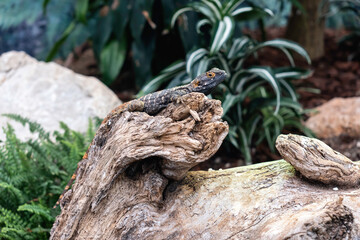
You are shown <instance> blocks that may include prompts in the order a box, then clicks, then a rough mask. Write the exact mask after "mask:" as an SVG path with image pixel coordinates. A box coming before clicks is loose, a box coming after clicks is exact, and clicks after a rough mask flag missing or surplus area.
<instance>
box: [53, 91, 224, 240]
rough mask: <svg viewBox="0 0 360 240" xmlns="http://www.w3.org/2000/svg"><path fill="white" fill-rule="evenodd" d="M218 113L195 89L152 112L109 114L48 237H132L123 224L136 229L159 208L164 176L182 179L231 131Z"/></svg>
mask: <svg viewBox="0 0 360 240" xmlns="http://www.w3.org/2000/svg"><path fill="white" fill-rule="evenodd" d="M185 105H187V106H188V107H185ZM190 110H193V111H196V112H197V114H198V115H199V117H200V121H198V122H197V121H195V120H194V119H193V117H191V116H190ZM221 115H222V108H221V102H220V101H218V100H209V99H207V98H206V97H205V96H204V95H203V94H200V93H192V94H188V95H186V96H184V97H183V98H182V103H181V104H176V105H175V104H170V105H169V106H168V107H167V108H166V109H165V110H163V111H162V112H160V113H159V114H158V115H157V116H149V115H148V114H146V113H143V112H132V113H130V112H123V113H122V114H120V115H115V116H112V117H111V118H109V119H108V120H107V121H106V122H104V123H103V124H102V125H101V126H100V128H99V130H98V132H97V134H96V136H95V138H94V140H93V142H92V144H91V145H90V149H89V151H88V155H87V158H86V159H84V160H83V161H82V162H80V164H79V170H78V174H77V178H76V182H75V184H74V185H73V187H72V190H70V191H69V192H68V193H67V194H65V196H64V198H63V200H62V203H61V205H62V212H61V215H59V216H58V218H57V219H56V222H55V224H54V226H53V228H52V232H51V238H52V239H72V238H73V239H74V238H77V239H89V238H94V239H117V238H120V236H126V234H129V233H127V232H128V229H127V227H128V226H127V224H130V225H133V224H135V225H136V227H140V222H137V223H135V222H136V221H137V220H140V221H141V219H144V221H145V222H146V221H147V220H146V218H147V217H151V215H152V214H153V213H152V212H153V210H155V209H161V208H162V205H163V204H164V199H163V198H164V196H163V191H164V189H165V188H166V186H168V183H169V181H174V180H180V179H182V178H184V176H185V175H186V173H187V172H188V170H189V169H190V168H192V167H193V166H195V165H196V164H198V163H199V162H202V161H205V160H207V159H208V158H210V157H211V156H212V155H213V154H214V153H215V152H216V151H217V150H218V148H219V147H220V145H221V143H222V141H223V139H224V138H225V136H226V135H227V132H228V125H227V123H226V122H223V121H222V120H221ZM139 210H140V212H139ZM143 210H144V212H142V211H143ZM142 213H144V214H145V215H143V214H142ZM133 214H135V215H133ZM138 214H140V215H138ZM129 221H130V223H129ZM132 221H135V222H132ZM131 222H132V223H131ZM145 222H143V223H142V224H145ZM149 224H150V222H149ZM145 225H146V224H145Z"/></svg>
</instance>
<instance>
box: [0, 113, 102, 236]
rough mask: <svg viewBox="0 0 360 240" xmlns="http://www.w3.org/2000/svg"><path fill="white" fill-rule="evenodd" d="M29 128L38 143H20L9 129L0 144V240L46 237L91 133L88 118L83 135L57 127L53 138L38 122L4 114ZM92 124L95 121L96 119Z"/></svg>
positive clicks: (91, 125) (9, 128)
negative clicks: (56, 206) (87, 124)
mask: <svg viewBox="0 0 360 240" xmlns="http://www.w3.org/2000/svg"><path fill="white" fill-rule="evenodd" d="M5 116H7V117H9V118H11V119H14V120H16V121H18V122H20V123H22V124H23V125H27V126H28V127H29V129H30V131H31V132H32V133H35V134H37V135H38V138H37V139H30V140H28V141H21V140H19V139H18V138H17V137H16V135H15V133H14V129H13V128H12V127H11V125H8V126H7V127H6V128H4V129H3V131H4V133H5V134H6V140H5V141H4V142H0V239H48V237H49V232H50V228H51V226H52V224H53V222H54V220H55V217H56V215H57V214H58V213H59V209H53V208H52V207H53V206H54V205H55V202H56V201H57V200H58V197H59V195H60V194H61V193H62V191H63V189H64V187H65V185H66V184H67V182H68V181H69V179H70V177H71V175H72V174H73V173H74V172H75V169H76V166H77V163H78V162H79V161H80V160H81V158H82V156H83V155H84V154H85V152H86V150H87V147H88V145H89V143H90V141H91V140H92V138H93V136H94V135H95V127H94V124H93V121H91V120H89V128H88V131H87V133H86V135H85V136H84V135H82V134H80V133H78V132H76V131H73V130H71V129H69V128H68V127H67V126H66V124H64V123H60V126H61V128H62V130H63V131H62V132H58V131H55V132H54V133H53V134H52V135H51V134H50V133H48V132H46V131H45V130H44V129H43V128H42V127H41V126H40V125H39V124H37V123H35V122H31V121H30V120H29V119H27V118H23V117H21V116H18V115H13V114H6V115H5ZM96 121H97V123H96V126H98V125H99V121H98V120H96Z"/></svg>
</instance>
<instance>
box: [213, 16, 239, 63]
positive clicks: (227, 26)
mask: <svg viewBox="0 0 360 240" xmlns="http://www.w3.org/2000/svg"><path fill="white" fill-rule="evenodd" d="M233 29H234V22H233V20H232V19H231V18H230V17H228V16H225V17H224V20H222V21H220V22H219V24H218V25H217V28H216V31H215V35H214V37H213V40H212V43H211V46H210V56H212V55H214V54H215V53H217V52H218V51H219V50H220V48H221V47H222V46H223V44H224V43H225V42H226V41H227V40H228V39H229V38H230V36H231V35H232V32H233Z"/></svg>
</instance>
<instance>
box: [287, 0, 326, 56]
mask: <svg viewBox="0 0 360 240" xmlns="http://www.w3.org/2000/svg"><path fill="white" fill-rule="evenodd" d="M321 1H322V0H300V1H299V2H300V3H301V4H302V6H303V7H304V9H305V10H306V14H304V13H302V12H301V11H300V10H299V9H298V8H296V7H294V6H293V7H292V13H291V16H290V18H289V22H288V26H287V30H286V38H287V39H291V40H293V41H295V42H297V43H299V44H300V45H301V46H302V47H304V48H305V50H306V51H307V52H308V54H309V55H310V58H311V59H312V60H314V59H317V58H320V57H322V56H324V28H325V20H324V18H323V17H321V15H320V14H321V11H320V10H319V5H320V3H321Z"/></svg>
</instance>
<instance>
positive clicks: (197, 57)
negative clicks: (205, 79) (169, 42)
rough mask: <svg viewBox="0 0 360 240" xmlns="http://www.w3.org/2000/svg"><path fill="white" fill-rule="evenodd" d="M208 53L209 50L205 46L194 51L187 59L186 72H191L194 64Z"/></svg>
mask: <svg viewBox="0 0 360 240" xmlns="http://www.w3.org/2000/svg"><path fill="white" fill-rule="evenodd" d="M208 53H209V51H208V50H206V49H205V48H199V49H197V50H195V51H194V52H192V53H191V54H190V55H189V57H188V59H187V61H186V72H187V73H188V74H190V73H191V68H192V66H193V65H194V64H195V63H196V62H197V61H199V60H200V59H201V58H202V57H204V56H205V55H207V54H208Z"/></svg>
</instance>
